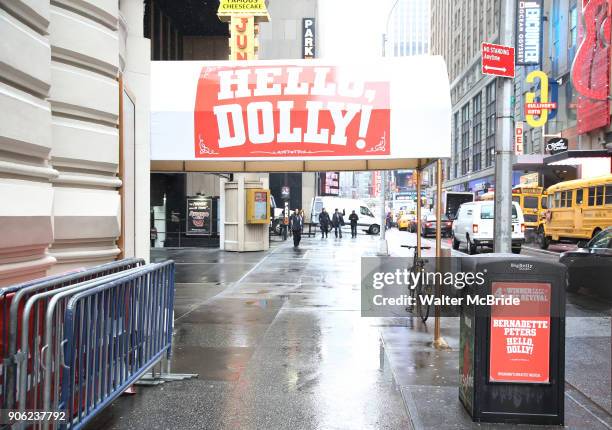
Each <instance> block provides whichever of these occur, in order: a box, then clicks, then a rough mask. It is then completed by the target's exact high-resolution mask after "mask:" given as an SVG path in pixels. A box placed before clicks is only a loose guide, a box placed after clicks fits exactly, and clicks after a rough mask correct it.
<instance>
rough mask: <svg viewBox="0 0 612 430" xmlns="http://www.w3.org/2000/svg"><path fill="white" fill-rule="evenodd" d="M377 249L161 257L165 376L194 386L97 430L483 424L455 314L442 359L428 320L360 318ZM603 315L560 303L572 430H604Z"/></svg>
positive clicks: (611, 412) (147, 390)
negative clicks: (472, 410) (462, 373)
mask: <svg viewBox="0 0 612 430" xmlns="http://www.w3.org/2000/svg"><path fill="white" fill-rule="evenodd" d="M387 238H388V240H389V244H390V250H391V253H392V254H393V255H407V254H406V253H405V252H404V251H406V250H405V249H403V248H400V247H399V245H400V244H405V243H412V242H414V241H415V240H416V237H415V235H414V234H411V233H407V232H400V231H397V230H396V229H391V230H390V231H388V232H387ZM378 240H379V239H378V237H377V236H370V235H366V234H359V235H358V237H357V238H356V239H351V238H350V234H345V235H344V237H343V238H342V239H336V238H332V237H330V238H328V239H321V238H320V236H318V235H317V236H315V237H310V238H309V237H304V238H303V239H302V244H301V245H300V247H299V248H297V249H295V248H293V246H292V243H291V240H287V241H286V242H283V241H275V242H274V246H273V247H272V249H271V251H269V252H265V253H250V254H240V255H233V254H232V255H228V254H224V253H219V252H218V251H216V250H201V249H190V250H188V249H184V250H155V252H154V253H153V254H152V257H153V258H154V259H155V260H163V259H165V258H173V259H175V260H176V261H177V275H176V280H177V292H176V294H177V299H176V304H175V312H176V314H175V345H174V356H173V371H175V372H180V373H198V374H199V377H198V379H195V380H188V381H182V382H172V383H170V384H164V385H162V386H158V387H138V389H137V390H138V394H137V395H135V396H123V397H121V398H120V399H118V400H117V401H115V402H114V403H113V405H112V406H111V407H110V408H109V409H108V410H107V411H105V412H104V413H103V414H102V415H101V416H100V418H99V419H98V420H97V421H96V422H97V427H94V428H112V429H132V428H151V429H156V428H169V427H174V428H179V427H180V428H194V429H195V428H215V429H216V428H219V429H221V428H223V429H225V428H227V429H230V428H280V429H283V428H284V429H301V428H304V429H330V428H338V429H345V428H346V429H348V428H360V429H369V428H371V429H375V428H376V429H380V428H383V429H397V428H417V429H430V428H444V429H446V428H449V429H450V428H481V426H478V425H476V424H473V423H472V422H471V419H470V418H469V416H468V415H467V413H466V412H465V410H464V409H463V407H462V406H461V404H460V403H459V402H458V400H457V383H458V377H459V375H458V371H457V366H458V352H459V348H458V346H459V341H458V318H452V317H446V318H442V336H443V337H444V338H445V340H446V341H447V342H448V344H449V345H450V347H451V349H450V350H447V351H444V350H435V349H433V348H432V347H431V340H432V333H433V320H432V319H430V320H429V321H428V322H427V323H426V324H423V323H421V322H420V320H417V319H415V318H411V317H408V318H361V317H360V291H359V290H360V288H359V282H360V279H359V278H360V276H359V273H360V257H361V256H368V255H370V256H371V255H376V251H377V249H378ZM426 242H427V243H428V244H431V245H433V244H434V241H433V240H432V239H426ZM432 251H433V250H431V251H429V252H428V253H431V252H432ZM546 255H547V256H548V257H547V258H554V256H552V255H550V254H546ZM611 309H612V304H610V303H608V302H604V301H602V300H600V299H598V298H596V297H588V296H583V295H568V297H567V315H568V318H567V319H566V330H567V343H566V361H567V363H566V425H567V427H568V428H576V429H578V428H593V429H606V428H607V429H609V428H611V427H612V407H611V404H610V367H609V363H610V316H611V315H612V311H611ZM576 317H579V318H576ZM162 405H164V406H162ZM183 405H189V408H184V407H183ZM442 405H444V407H441V406H442ZM505 427H506V426H505V425H495V426H487V427H486V428H505Z"/></svg>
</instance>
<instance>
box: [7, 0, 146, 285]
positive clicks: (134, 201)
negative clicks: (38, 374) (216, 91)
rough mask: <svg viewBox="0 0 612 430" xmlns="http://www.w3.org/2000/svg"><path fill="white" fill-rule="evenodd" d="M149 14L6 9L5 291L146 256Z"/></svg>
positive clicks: (109, 0) (125, 5)
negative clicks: (145, 31) (145, 35)
mask: <svg viewBox="0 0 612 430" xmlns="http://www.w3.org/2000/svg"><path fill="white" fill-rule="evenodd" d="M143 7H144V5H143V2H142V1H141V0H121V1H118V0H56V1H53V2H50V1H49V0H0V286H3V285H7V284H11V283H14V282H18V281H21V280H25V279H30V278H34V277H37V276H43V275H45V274H47V273H58V272H63V271H66V270H70V269H72V268H76V267H85V266H90V265H94V264H98V263H102V262H106V261H110V260H113V259H115V258H117V257H118V256H133V255H137V256H142V257H148V249H149V217H148V215H149V78H148V76H149V62H150V44H149V41H148V40H147V39H145V38H143V28H142V27H143V15H144V11H143ZM136 190H138V192H136ZM137 214H138V215H137ZM141 215H144V216H141Z"/></svg>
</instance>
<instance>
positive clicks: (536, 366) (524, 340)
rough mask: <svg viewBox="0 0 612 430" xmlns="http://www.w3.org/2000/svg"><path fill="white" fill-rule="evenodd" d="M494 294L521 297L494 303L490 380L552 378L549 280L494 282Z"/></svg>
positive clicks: (533, 380) (543, 379) (526, 380)
mask: <svg viewBox="0 0 612 430" xmlns="http://www.w3.org/2000/svg"><path fill="white" fill-rule="evenodd" d="M491 289H492V294H493V295H495V296H499V295H504V296H513V297H518V298H519V299H520V304H519V305H517V306H502V305H499V306H493V307H492V310H491V345H490V351H489V381H491V382H515V383H534V384H538V383H548V382H549V379H550V375H549V371H550V369H549V367H550V294H551V286H550V284H546V283H526V282H518V283H517V282H493V284H492V286H491Z"/></svg>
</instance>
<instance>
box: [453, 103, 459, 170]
mask: <svg viewBox="0 0 612 430" xmlns="http://www.w3.org/2000/svg"><path fill="white" fill-rule="evenodd" d="M459 121H460V119H459V112H455V123H454V125H455V127H454V131H455V133H454V136H453V162H454V168H453V178H457V177H458V176H459V175H458V173H459V172H458V170H457V163H458V160H459V135H460V131H459V130H460V128H459Z"/></svg>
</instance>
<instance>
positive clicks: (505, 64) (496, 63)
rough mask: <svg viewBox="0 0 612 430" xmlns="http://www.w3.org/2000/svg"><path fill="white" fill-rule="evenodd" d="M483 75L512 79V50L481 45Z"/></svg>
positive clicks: (492, 45) (491, 45) (497, 46)
mask: <svg viewBox="0 0 612 430" xmlns="http://www.w3.org/2000/svg"><path fill="white" fill-rule="evenodd" d="M481 50H482V52H481V57H482V65H481V70H482V74H483V75H495V76H501V77H504V78H514V48H513V47H511V46H503V45H495V44H493V43H483V44H482V45H481Z"/></svg>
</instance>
